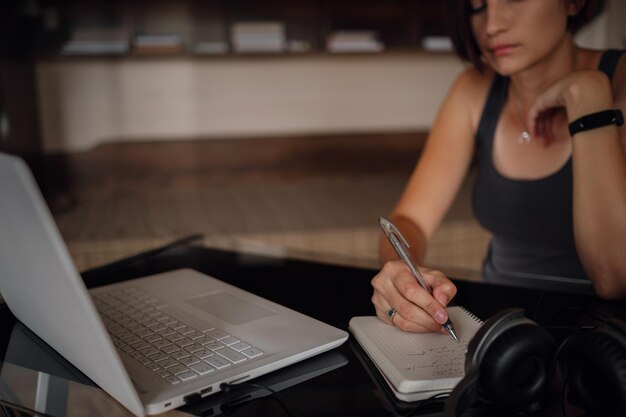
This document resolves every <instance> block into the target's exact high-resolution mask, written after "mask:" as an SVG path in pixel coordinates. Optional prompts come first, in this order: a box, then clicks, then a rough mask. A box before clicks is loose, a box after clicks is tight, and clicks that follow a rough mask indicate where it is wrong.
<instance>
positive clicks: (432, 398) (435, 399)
mask: <svg viewBox="0 0 626 417" xmlns="http://www.w3.org/2000/svg"><path fill="white" fill-rule="evenodd" d="M451 392H452V391H447V392H440V393H439V394H435V395H433V396H430V397H428V398H425V399H423V400H422V401H420V402H419V403H418V404H417V405H416V406H415V407H414V408H412V409H411V410H409V412H408V413H406V414H405V415H404V416H403V417H411V416H413V415H414V414H415V412H417V411H419V410H420V409H422V408H424V407H427V406H430V405H433V404H437V403H438V402H439V403H443V401H441V400H445V399H446V398H448V397H449V396H450V393H451Z"/></svg>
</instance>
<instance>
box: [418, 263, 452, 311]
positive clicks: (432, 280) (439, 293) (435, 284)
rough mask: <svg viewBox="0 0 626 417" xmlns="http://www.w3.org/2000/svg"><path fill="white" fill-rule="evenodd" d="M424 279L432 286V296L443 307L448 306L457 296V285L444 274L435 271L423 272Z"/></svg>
mask: <svg viewBox="0 0 626 417" xmlns="http://www.w3.org/2000/svg"><path fill="white" fill-rule="evenodd" d="M423 275H424V279H426V281H427V282H428V283H429V284H430V287H431V289H432V295H433V297H435V299H436V300H437V301H439V302H440V303H441V305H442V306H444V307H445V306H447V305H448V304H449V303H450V300H452V299H453V298H454V296H455V295H456V291H457V289H456V285H454V283H452V281H450V279H449V278H448V277H446V276H445V275H444V274H443V273H442V272H440V271H435V270H426V271H423Z"/></svg>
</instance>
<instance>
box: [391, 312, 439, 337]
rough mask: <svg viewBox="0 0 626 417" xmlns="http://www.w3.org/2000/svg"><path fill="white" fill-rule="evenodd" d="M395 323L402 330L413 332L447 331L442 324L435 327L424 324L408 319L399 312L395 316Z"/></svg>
mask: <svg viewBox="0 0 626 417" xmlns="http://www.w3.org/2000/svg"><path fill="white" fill-rule="evenodd" d="M393 325H394V326H396V327H397V328H399V329H400V330H403V331H405V332H411V333H432V332H435V333H442V332H443V331H445V330H444V329H443V327H442V326H441V325H440V324H439V325H437V326H436V327H435V328H431V327H428V326H424V325H422V324H420V323H415V322H413V321H410V320H406V319H405V318H404V317H402V315H400V314H398V313H396V315H395V317H394V318H393Z"/></svg>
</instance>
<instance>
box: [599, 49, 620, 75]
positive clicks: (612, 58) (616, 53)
mask: <svg viewBox="0 0 626 417" xmlns="http://www.w3.org/2000/svg"><path fill="white" fill-rule="evenodd" d="M623 53H624V51H621V50H618V49H608V50H606V51H605V52H604V53H603V54H602V58H601V59H600V65H598V69H599V70H600V71H602V72H604V73H605V74H606V75H607V77H609V80H612V79H613V74H614V73H615V69H616V68H617V63H618V62H619V59H620V58H621V57H622V54H623Z"/></svg>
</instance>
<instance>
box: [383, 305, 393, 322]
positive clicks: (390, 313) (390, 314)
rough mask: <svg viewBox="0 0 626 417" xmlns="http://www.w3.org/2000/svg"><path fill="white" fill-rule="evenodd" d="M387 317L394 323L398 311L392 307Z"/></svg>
mask: <svg viewBox="0 0 626 417" xmlns="http://www.w3.org/2000/svg"><path fill="white" fill-rule="evenodd" d="M385 315H386V316H387V318H388V319H389V320H390V321H391V322H392V323H393V318H394V317H395V316H396V309H395V308H393V307H391V308H390V309H389V310H387V312H386V313H385Z"/></svg>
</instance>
